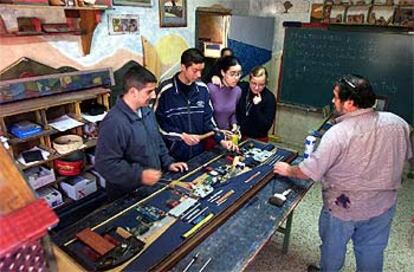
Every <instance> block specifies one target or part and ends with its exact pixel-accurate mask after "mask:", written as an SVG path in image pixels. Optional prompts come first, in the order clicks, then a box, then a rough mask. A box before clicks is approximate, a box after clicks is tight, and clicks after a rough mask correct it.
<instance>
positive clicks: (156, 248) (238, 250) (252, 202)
mask: <svg viewBox="0 0 414 272" xmlns="http://www.w3.org/2000/svg"><path fill="white" fill-rule="evenodd" d="M258 144H259V145H260V143H258ZM271 145H272V144H271ZM275 150H276V153H274V155H272V157H270V158H269V160H266V161H267V163H263V164H260V165H258V166H257V167H256V168H254V170H253V171H249V172H246V173H243V172H242V173H241V174H240V175H239V176H238V178H237V179H241V183H237V182H236V181H233V182H230V183H225V184H224V185H220V186H222V187H220V188H221V189H224V191H230V189H231V191H234V192H233V193H234V194H233V195H232V196H231V197H228V199H229V201H225V203H224V204H223V205H222V206H221V205H212V204H211V203H210V204H209V203H208V201H207V199H203V200H200V201H201V202H200V203H201V204H202V205H203V206H208V205H210V209H209V212H211V213H213V214H214V218H213V219H212V220H211V222H209V223H208V224H206V225H205V226H203V227H202V228H200V230H197V232H196V233H195V234H191V235H190V236H189V238H186V239H183V237H182V236H183V234H184V233H186V232H188V231H189V230H191V228H192V227H191V225H190V224H189V223H186V222H184V221H183V220H182V219H179V220H175V221H173V222H171V223H170V224H169V225H168V226H166V228H165V229H163V230H162V233H161V234H160V235H158V236H157V238H156V239H154V240H151V243H150V245H149V242H148V241H145V242H146V243H147V245H146V247H145V250H144V251H143V252H141V253H140V254H139V255H137V256H136V257H134V258H132V259H131V260H129V261H128V262H126V263H125V264H124V265H122V266H120V267H116V268H115V270H116V271H118V270H124V271H147V270H150V269H154V270H170V269H173V270H177V271H178V270H180V271H182V270H183V269H184V268H185V267H186V266H187V265H188V263H189V262H190V261H191V259H192V258H193V256H194V255H195V254H196V253H198V256H199V258H198V259H197V260H196V261H194V263H193V265H192V267H191V270H192V271H199V270H200V269H201V267H202V266H203V264H205V262H206V261H207V260H208V259H210V258H211V260H210V261H209V263H208V264H207V266H206V268H208V269H209V270H210V269H215V270H226V271H227V270H237V271H238V270H240V269H243V268H244V267H246V266H247V264H248V263H249V261H250V260H251V259H253V257H254V256H255V255H256V254H257V253H258V252H259V250H260V249H261V248H262V247H263V246H264V244H265V243H266V241H268V240H269V239H270V237H271V236H272V234H273V233H274V232H275V231H277V230H279V231H282V232H284V233H285V237H284V245H283V248H284V250H285V251H287V249H288V243H289V234H290V226H291V223H292V215H293V210H294V208H295V207H296V205H297V204H298V203H299V201H300V200H301V199H302V198H303V196H304V195H305V194H306V192H307V191H308V189H309V188H310V186H311V184H310V183H307V182H305V181H299V180H298V181H293V182H292V181H289V180H287V179H284V178H277V179H276V178H274V177H273V175H272V171H271V169H272V167H271V166H272V165H273V163H274V159H276V160H291V158H292V157H295V154H296V153H295V152H294V151H289V150H285V149H282V148H280V149H275ZM214 157H217V158H220V160H215V159H214ZM212 158H213V159H214V162H213V163H212V160H211V159H212ZM289 158H290V159H289ZM226 159H227V157H226V155H224V156H223V154H222V151H220V150H219V151H217V150H214V151H210V152H205V153H203V154H201V155H200V156H198V157H196V158H195V159H193V160H191V161H190V162H189V167H190V172H191V169H196V168H197V167H198V168H200V166H203V167H202V168H200V169H203V168H205V167H206V165H207V163H208V164H209V165H212V166H214V164H216V167H217V164H220V163H224V162H225V160H226ZM177 175H178V176H179V175H180V174H169V175H167V176H164V177H163V178H164V179H165V180H173V179H175V178H177ZM181 175H182V174H181ZM195 176H197V175H195ZM193 178H194V177H192V176H189V179H188V178H187V179H186V181H188V180H190V181H191V179H193ZM195 178H197V177H195ZM243 181H244V182H243ZM234 182H236V183H234ZM247 182H248V183H247ZM288 188H292V189H293V192H292V193H290V194H289V195H288V197H287V200H286V202H285V203H284V205H283V206H282V207H276V206H273V205H270V204H269V203H268V198H269V197H270V196H271V195H272V194H274V193H276V192H277V193H281V192H283V191H285V190H286V189H288ZM151 190H152V191H155V192H157V193H156V194H155V196H153V197H150V198H149V199H148V200H146V202H145V205H151V206H154V207H158V208H161V209H162V208H164V209H165V207H163V205H164V206H165V203H166V202H167V201H166V200H168V199H169V198H170V197H171V194H169V193H168V191H167V190H162V189H161V190H160V189H159V188H156V187H154V188H151V189H150V191H151ZM157 190H159V191H157ZM149 193H150V192H149ZM226 200H227V199H226ZM137 203H138V202H137V199H134V197H131V196H129V197H128V198H127V199H123V200H120V201H118V202H116V203H113V204H112V205H109V208H108V209H106V210H101V211H99V214H100V215H102V214H104V215H108V214H109V213H112V212H113V211H114V210H113V206H114V205H115V206H116V207H117V208H118V209H121V211H122V212H120V213H118V214H117V216H116V218H115V219H111V220H109V221H108V222H109V223H105V224H106V226H102V224H99V226H97V227H93V226H94V225H92V226H89V227H91V228H92V229H95V230H96V231H97V232H98V233H99V232H100V230H103V229H106V228H107V227H108V225H109V227H111V225H112V226H117V225H119V224H120V225H127V224H129V223H130V222H131V220H132V221H133V220H134V219H135V216H136V215H135V214H136V213H135V209H136V207H137V206H136V205H141V204H140V203H141V202H139V203H138V204H137ZM131 204H132V206H131ZM129 206H130V207H129ZM125 207H128V208H126V209H125ZM91 220H92V221H93V220H96V214H95V215H94V214H91V215H90V216H89V218H87V219H85V220H82V221H79V222H77V224H76V225H75V227H76V228H77V229H76V231H78V230H79V229H80V228H83V225H85V224H88V223H89V222H91ZM285 220H287V222H286V227H285V228H281V224H282V223H283V222H284V221H285ZM80 226H82V227H80ZM85 227H88V226H87V225H85ZM74 233H75V232H74V230H73V229H71V228H64V229H62V230H60V231H57V232H55V233H54V234H53V235H52V237H53V238H54V241H55V243H56V244H57V245H59V246H60V247H61V248H62V247H63V249H65V248H67V249H69V253H70V252H72V254H73V253H75V254H77V253H78V252H79V251H80V250H81V249H82V246H81V244H79V242H77V241H76V240H75V241H74V242H73V240H72V241H70V239H73V238H70V239H68V237H70V236H72V237H73V234H74ZM148 245H149V246H148ZM147 246H148V247H147ZM65 251H66V250H65ZM57 252H58V263H60V264H62V263H66V264H68V263H70V261H68V259H69V258H68V256H66V255H65V253H63V252H62V251H61V250H57ZM72 254H71V255H72ZM59 260H60V261H59ZM62 260H64V261H62ZM203 260H204V262H203ZM73 263H74V262H73ZM79 267H80V266H78V267H77V268H79ZM60 268H61V269H62V268H69V267H68V266H63V267H62V266H60ZM70 268H71V269H72V270H73V268H74V266H71V267H70ZM193 269H194V270H193Z"/></svg>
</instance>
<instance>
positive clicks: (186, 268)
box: [183, 252, 200, 272]
mask: <svg viewBox="0 0 414 272" xmlns="http://www.w3.org/2000/svg"><path fill="white" fill-rule="evenodd" d="M199 255H200V252H197V253H196V254H195V255H194V256H193V258H192V259H191V261H190V262H189V263H188V264H187V266H186V267H185V268H184V270H183V272H187V271H188V270H189V269H190V267H191V266H192V265H193V264H194V262H195V261H196V260H197V259H198V256H199Z"/></svg>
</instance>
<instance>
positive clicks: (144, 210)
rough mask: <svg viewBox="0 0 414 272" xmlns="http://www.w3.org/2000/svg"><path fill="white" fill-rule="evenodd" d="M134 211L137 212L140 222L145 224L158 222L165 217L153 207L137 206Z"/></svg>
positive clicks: (161, 211) (163, 213)
mask: <svg viewBox="0 0 414 272" xmlns="http://www.w3.org/2000/svg"><path fill="white" fill-rule="evenodd" d="M135 210H136V211H137V212H138V214H139V216H140V217H141V218H142V220H143V221H145V222H147V223H151V222H155V221H159V220H161V219H163V218H164V217H165V215H166V213H165V212H164V211H163V210H161V209H159V208H157V207H154V206H143V207H142V206H138V207H136V208H135Z"/></svg>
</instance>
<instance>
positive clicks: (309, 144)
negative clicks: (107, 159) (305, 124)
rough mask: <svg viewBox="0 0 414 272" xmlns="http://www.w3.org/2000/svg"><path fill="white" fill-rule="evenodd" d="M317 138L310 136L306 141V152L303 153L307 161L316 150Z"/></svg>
mask: <svg viewBox="0 0 414 272" xmlns="http://www.w3.org/2000/svg"><path fill="white" fill-rule="evenodd" d="M315 143H316V137H315V136H312V135H309V136H307V137H306V139H305V151H304V152H303V157H304V158H305V159H307V158H309V157H310V156H311V154H312V152H313V150H314V149H315Z"/></svg>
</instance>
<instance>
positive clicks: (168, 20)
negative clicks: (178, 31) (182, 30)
mask: <svg viewBox="0 0 414 272" xmlns="http://www.w3.org/2000/svg"><path fill="white" fill-rule="evenodd" d="M159 9H160V26H161V27H180V26H187V1H186V0H159Z"/></svg>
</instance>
